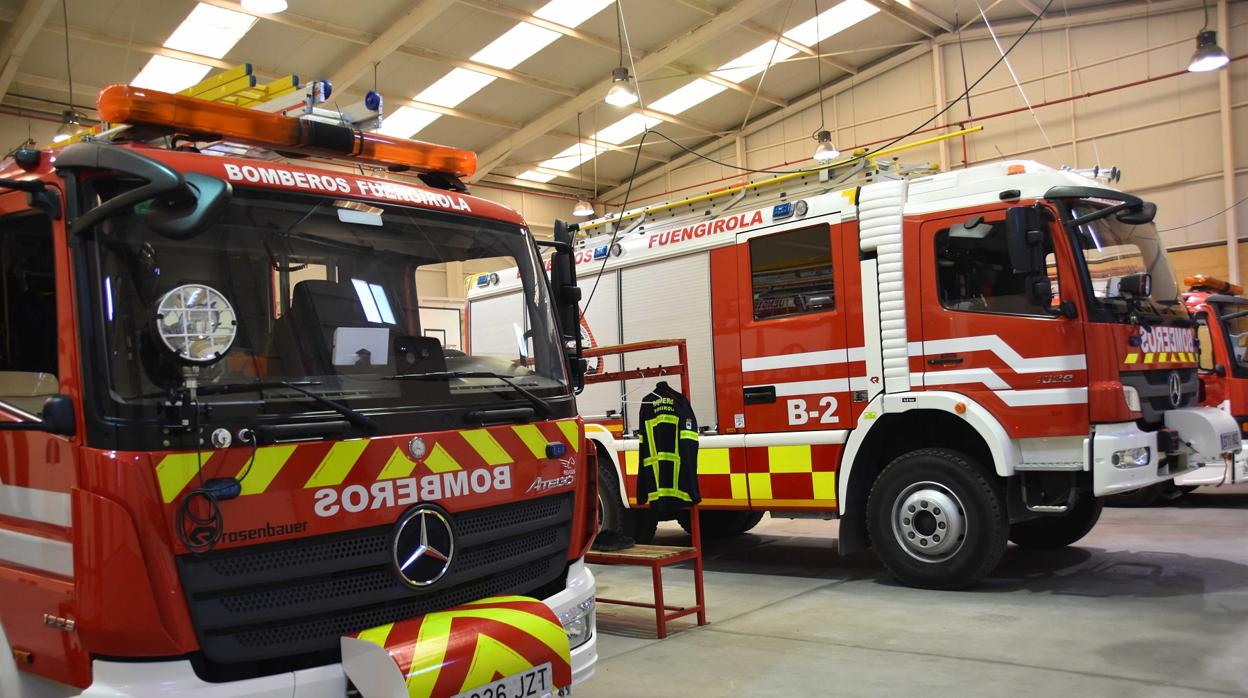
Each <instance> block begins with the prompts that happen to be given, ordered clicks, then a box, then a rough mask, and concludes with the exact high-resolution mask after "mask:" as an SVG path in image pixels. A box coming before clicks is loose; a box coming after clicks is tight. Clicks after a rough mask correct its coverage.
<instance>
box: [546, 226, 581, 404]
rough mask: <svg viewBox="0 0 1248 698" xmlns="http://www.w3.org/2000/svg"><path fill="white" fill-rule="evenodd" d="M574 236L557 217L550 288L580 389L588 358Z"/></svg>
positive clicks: (573, 372) (551, 261)
mask: <svg viewBox="0 0 1248 698" xmlns="http://www.w3.org/2000/svg"><path fill="white" fill-rule="evenodd" d="M575 239H576V236H575V234H574V233H573V232H572V231H571V230H570V229H569V228H568V224H567V223H566V222H564V221H561V220H556V221H555V234H554V242H555V244H554V248H555V254H554V255H553V256H552V257H551V260H550V291H551V293H552V294H553V295H554V302H555V312H556V315H557V317H558V320H559V337H560V339H561V340H562V341H563V351H564V354H565V355H567V357H568V366H569V367H570V368H571V370H572V386H573V388H575V389H576V390H577V391H579V390H581V388H583V387H585V359H584V358H582V357H581V289H580V287H579V286H577V285H576V252H575V247H574V245H573V243H574V241H575Z"/></svg>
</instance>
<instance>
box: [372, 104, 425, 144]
mask: <svg viewBox="0 0 1248 698" xmlns="http://www.w3.org/2000/svg"><path fill="white" fill-rule="evenodd" d="M439 116H441V114H439V113H437V112H432V111H426V110H424V109H417V108H416V107H399V108H398V109H395V110H394V111H393V112H391V113H389V114H386V116H385V118H383V119H382V121H381V128H379V129H377V133H380V134H382V135H383V136H394V137H395V138H410V137H411V136H412V134H414V133H416V132H417V131H420V130H421V129H423V128H425V127H426V126H428V125H429V124H431V123H433V122H434V121H436V120H437V118H438V117H439Z"/></svg>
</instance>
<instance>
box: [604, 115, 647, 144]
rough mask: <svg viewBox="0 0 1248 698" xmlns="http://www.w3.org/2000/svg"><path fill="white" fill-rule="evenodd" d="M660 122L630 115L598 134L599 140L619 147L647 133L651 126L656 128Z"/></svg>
mask: <svg viewBox="0 0 1248 698" xmlns="http://www.w3.org/2000/svg"><path fill="white" fill-rule="evenodd" d="M659 123H660V122H659V120H658V119H654V118H651V117H649V116H642V115H641V114H629V115H628V116H626V117H624V118H623V119H620V120H619V121H617V122H615V123H614V124H611V125H610V126H608V127H606V128H604V129H602V130H601V131H599V132H598V135H597V139H598V140H600V141H605V142H607V143H610V144H611V145H619V144H621V143H623V142H624V141H626V140H628V139H630V138H632V137H633V136H636V135H637V134H639V133H641V132H642V131H645V130H646V129H647V128H649V127H650V126H656V125H658V124H659Z"/></svg>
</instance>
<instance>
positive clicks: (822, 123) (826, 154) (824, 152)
mask: <svg viewBox="0 0 1248 698" xmlns="http://www.w3.org/2000/svg"><path fill="white" fill-rule="evenodd" d="M813 2H814V4H815V50H818V48H819V43H820V42H821V41H822V40H823V36H822V35H821V34H820V33H819V0H813ZM815 80H816V83H815V89H817V90H818V91H819V128H817V129H815V132H814V133H812V134H810V136H811V138H812V139H814V141H815V143H816V144H817V145H815V152H814V154H813V155H812V156H811V157H813V158H814V159H815V162H832V161H833V160H835V159H837V158H839V157H840V156H841V151H839V150H837V149H836V146H835V145H833V144H832V131H830V130H828V128H827V123H826V120H825V118H824V116H825V109H824V104H823V61H822V60H818V59H816V60H815Z"/></svg>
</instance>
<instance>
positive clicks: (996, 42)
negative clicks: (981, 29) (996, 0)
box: [975, 0, 1057, 156]
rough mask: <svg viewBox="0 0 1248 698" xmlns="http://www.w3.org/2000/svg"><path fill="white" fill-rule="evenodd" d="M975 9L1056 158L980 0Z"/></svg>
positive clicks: (1046, 133) (1046, 132)
mask: <svg viewBox="0 0 1248 698" xmlns="http://www.w3.org/2000/svg"><path fill="white" fill-rule="evenodd" d="M975 7H977V8H979V16H980V17H982V18H983V20H984V26H985V27H986V28H987V29H988V36H990V37H992V44H993V45H994V46H996V47H997V52H998V53H1000V54H1001V58H1003V59H1004V60H1005V69H1006V70H1008V71H1009V73H1010V79H1011V80H1013V81H1014V86H1015V87H1017V88H1018V94H1019V96H1021V97H1022V98H1023V104H1025V105H1026V106H1027V111H1028V113H1030V114H1031V120H1032V121H1034V122H1035V123H1036V128H1037V129H1039V130H1040V136H1041V137H1042V138H1044V144H1045V145H1046V146H1048V148H1049V154H1050V155H1054V156H1056V155H1057V151H1056V150H1054V148H1053V141H1051V140H1049V133H1048V131H1045V130H1044V124H1042V123H1040V117H1039V116H1037V115H1036V110H1035V109H1034V108H1033V107H1032V106H1031V100H1030V99H1029V98H1028V97H1027V91H1026V90H1024V89H1023V83H1021V82H1019V79H1018V74H1017V73H1015V72H1014V64H1013V63H1010V59H1009V58H1006V57H1005V50H1004V49H1002V48H1001V41H1000V40H999V39H998V38H997V31H996V30H995V29H993V28H992V23H991V22H989V21H988V13H987V12H985V11H984V6H983V5H981V4H979V0H975ZM1043 44H1044V42H1041V45H1043Z"/></svg>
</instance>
